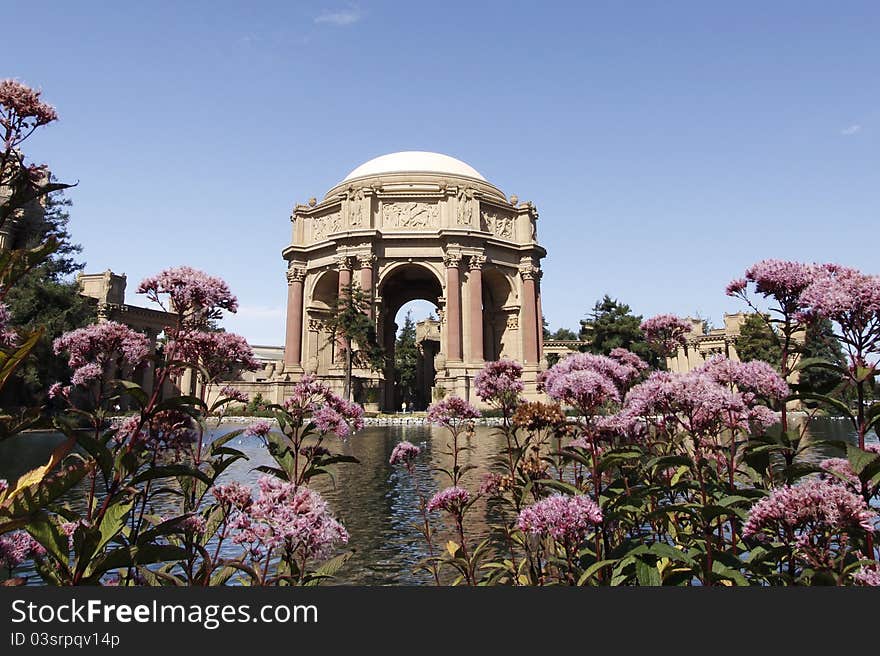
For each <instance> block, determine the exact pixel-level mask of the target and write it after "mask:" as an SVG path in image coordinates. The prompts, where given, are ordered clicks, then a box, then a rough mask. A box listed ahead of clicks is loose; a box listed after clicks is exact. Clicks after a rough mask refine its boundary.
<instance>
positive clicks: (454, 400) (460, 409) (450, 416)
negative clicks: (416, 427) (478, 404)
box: [428, 396, 480, 428]
mask: <svg viewBox="0 0 880 656" xmlns="http://www.w3.org/2000/svg"><path fill="white" fill-rule="evenodd" d="M478 417H480V411H479V410H477V409H476V408H475V407H474V406H472V405H471V404H470V403H468V402H467V401H465V400H464V399H462V398H460V397H458V396H448V397H446V398H445V399H443V400H442V401H438V402H437V403H433V404H431V406H430V407H429V408H428V423H430V424H435V425H437V426H445V427H447V428H457V427H458V425H459V424H461V423H462V422H466V421H470V420H472V419H477V418H478Z"/></svg>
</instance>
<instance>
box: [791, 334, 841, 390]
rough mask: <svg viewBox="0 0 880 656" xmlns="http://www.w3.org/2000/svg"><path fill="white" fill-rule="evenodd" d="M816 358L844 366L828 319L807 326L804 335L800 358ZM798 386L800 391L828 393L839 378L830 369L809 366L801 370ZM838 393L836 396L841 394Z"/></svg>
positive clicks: (835, 385)
mask: <svg viewBox="0 0 880 656" xmlns="http://www.w3.org/2000/svg"><path fill="white" fill-rule="evenodd" d="M812 358H818V359H820V360H823V361H825V362H830V363H831V364H836V365H841V366H846V358H845V357H844V354H843V349H842V348H841V346H840V342H839V341H837V338H835V337H834V327H833V326H832V325H831V322H830V321H828V319H821V320H819V321H817V322H815V323H813V324H811V325H810V326H809V327H808V328H807V334H806V335H805V337H804V346H803V351H802V359H803V360H808V359H812ZM798 382H799V388H800V391H801V392H814V393H817V394H830V393H832V392H833V391H835V388H836V387H837V386H838V385H839V384H840V382H841V378H840V376H838V375H837V374H835V373H834V372H832V371H828V370H827V369H821V368H818V367H811V368H808V369H805V370H804V371H802V372H801V376H800V380H799V381H798ZM841 395H842V394H838V395H837V396H841Z"/></svg>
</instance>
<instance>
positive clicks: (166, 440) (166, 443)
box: [141, 410, 198, 454]
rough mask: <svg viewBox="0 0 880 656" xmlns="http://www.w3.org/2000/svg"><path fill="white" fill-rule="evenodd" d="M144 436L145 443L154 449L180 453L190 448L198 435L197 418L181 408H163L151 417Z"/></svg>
mask: <svg viewBox="0 0 880 656" xmlns="http://www.w3.org/2000/svg"><path fill="white" fill-rule="evenodd" d="M147 428H148V431H147V433H146V435H145V436H144V437H142V438H141V439H143V440H144V443H145V445H146V446H147V447H148V448H150V449H152V450H154V451H171V452H174V453H175V454H180V453H181V452H183V451H186V450H187V449H189V448H190V447H191V446H192V445H193V444H194V443H195V441H196V438H197V437H198V435H197V433H196V423H195V420H194V419H193V418H192V417H191V416H190V415H188V414H187V413H185V412H181V411H179V410H162V411H161V412H157V413H156V414H155V415H153V416H152V417H151V419H150V423H149V425H148V426H147Z"/></svg>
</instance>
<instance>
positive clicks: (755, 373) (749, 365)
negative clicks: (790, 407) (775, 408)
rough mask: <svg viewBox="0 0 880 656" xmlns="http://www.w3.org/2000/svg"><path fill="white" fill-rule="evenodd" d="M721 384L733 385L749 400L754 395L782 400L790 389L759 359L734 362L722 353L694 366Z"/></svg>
mask: <svg viewBox="0 0 880 656" xmlns="http://www.w3.org/2000/svg"><path fill="white" fill-rule="evenodd" d="M696 371H698V372H700V373H703V374H706V375H707V376H709V377H710V378H712V379H713V380H715V381H716V382H717V383H720V384H722V385H735V386H736V388H737V389H738V390H739V391H740V392H742V393H743V394H744V395H749V394H751V395H752V396H746V400H747V401H751V400H752V399H753V398H754V397H755V396H758V397H761V398H764V399H768V400H772V401H782V400H783V399H785V398H786V397H787V396H788V395H789V394H791V390H790V389H789V387H788V384H787V383H786V382H785V380H783V378H782V376H780V375H779V374H778V373H777V372H776V370H775V369H774V368H773V367H772V366H770V365H769V364H767V363H766V362H762V361H760V360H752V361H751V362H735V361H733V360H729V359H728V358H725V357H724V356H723V355H715V356H712V357H711V358H709V359H708V360H706V362H704V363H703V364H702V365H700V366H699V367H697V368H696Z"/></svg>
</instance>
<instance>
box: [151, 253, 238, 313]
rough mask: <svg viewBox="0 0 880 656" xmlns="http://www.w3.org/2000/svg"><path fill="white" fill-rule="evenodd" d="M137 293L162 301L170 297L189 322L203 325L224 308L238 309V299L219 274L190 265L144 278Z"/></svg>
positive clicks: (171, 301) (234, 310)
mask: <svg viewBox="0 0 880 656" xmlns="http://www.w3.org/2000/svg"><path fill="white" fill-rule="evenodd" d="M137 291H138V294H146V295H147V298H149V299H150V300H151V301H153V302H155V303H158V304H160V305H162V306H163V307H165V306H164V304H163V303H162V297H163V296H166V295H167V296H168V298H169V299H170V309H171V310H172V311H174V312H177V313H178V314H179V315H180V317H181V321H182V323H183V324H184V325H187V326H196V327H200V326H204V324H205V323H206V322H207V321H208V320H210V319H219V318H220V316H221V310H227V311H229V312H236V311H238V300H237V299H236V298H235V296H233V295H232V293H231V292H230V291H229V287H228V286H227V285H226V282H224V281H223V280H222V279H220V278H216V277H214V276H209V275H208V274H206V273H205V272H203V271H199V270H198V269H193V268H192V267H188V266H179V267H172V268H170V269H166V270H164V271H162V272H161V273H159V274H157V275H155V276H151V277H149V278H145V279H144V280H142V281H141V284H140V285H139V286H138V290H137Z"/></svg>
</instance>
